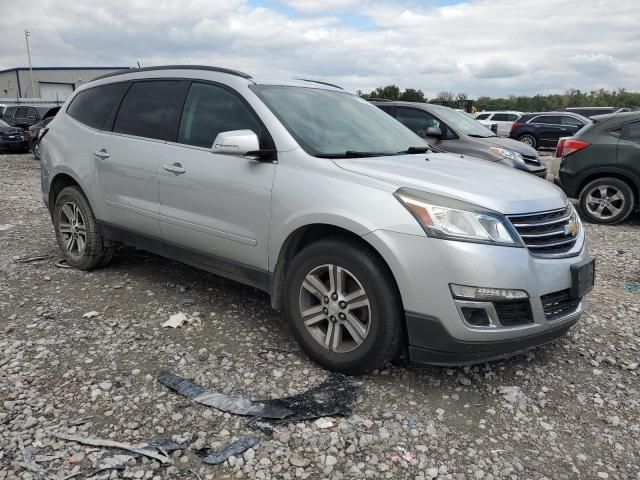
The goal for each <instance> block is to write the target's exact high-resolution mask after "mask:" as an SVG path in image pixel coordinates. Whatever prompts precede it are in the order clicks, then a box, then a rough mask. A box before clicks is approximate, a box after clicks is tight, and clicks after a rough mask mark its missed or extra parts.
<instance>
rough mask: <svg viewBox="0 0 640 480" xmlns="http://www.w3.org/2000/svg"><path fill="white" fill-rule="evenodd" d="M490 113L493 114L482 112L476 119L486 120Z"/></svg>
mask: <svg viewBox="0 0 640 480" xmlns="http://www.w3.org/2000/svg"><path fill="white" fill-rule="evenodd" d="M489 115H491V114H490V113H481V114H480V115H478V116H477V117H476V120H486V119H487V118H489ZM494 120H495V119H494Z"/></svg>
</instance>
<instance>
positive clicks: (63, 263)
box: [55, 258, 71, 268]
mask: <svg viewBox="0 0 640 480" xmlns="http://www.w3.org/2000/svg"><path fill="white" fill-rule="evenodd" d="M55 265H56V267H58V268H71V265H69V264H68V263H67V261H66V260H65V259H64V258H63V259H62V260H58V261H57V262H56V263H55Z"/></svg>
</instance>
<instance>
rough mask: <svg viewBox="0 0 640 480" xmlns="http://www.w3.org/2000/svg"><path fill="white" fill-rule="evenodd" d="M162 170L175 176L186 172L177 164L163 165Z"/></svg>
mask: <svg viewBox="0 0 640 480" xmlns="http://www.w3.org/2000/svg"><path fill="white" fill-rule="evenodd" d="M162 168H164V169H165V170H166V171H167V172H171V173H175V174H176V175H181V174H183V173H185V172H186V170H185V169H184V168H182V165H180V164H179V163H174V164H173V165H163V166H162Z"/></svg>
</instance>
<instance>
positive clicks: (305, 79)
mask: <svg viewBox="0 0 640 480" xmlns="http://www.w3.org/2000/svg"><path fill="white" fill-rule="evenodd" d="M294 80H300V81H301V82H311V83H317V84H319V85H326V86H327V87H333V88H339V89H340V90H344V88H342V87H341V86H340V85H335V84H333V83H329V82H323V81H321V80H311V79H310V78H294Z"/></svg>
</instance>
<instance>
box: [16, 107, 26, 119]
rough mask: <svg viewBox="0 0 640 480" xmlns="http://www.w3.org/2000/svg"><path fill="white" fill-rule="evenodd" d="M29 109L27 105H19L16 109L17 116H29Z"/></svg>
mask: <svg viewBox="0 0 640 480" xmlns="http://www.w3.org/2000/svg"><path fill="white" fill-rule="evenodd" d="M28 111H29V109H28V108H27V107H18V108H17V109H16V117H18V118H27V113H28Z"/></svg>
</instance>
